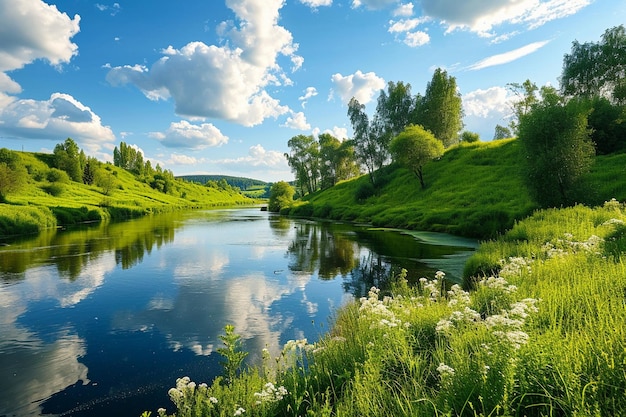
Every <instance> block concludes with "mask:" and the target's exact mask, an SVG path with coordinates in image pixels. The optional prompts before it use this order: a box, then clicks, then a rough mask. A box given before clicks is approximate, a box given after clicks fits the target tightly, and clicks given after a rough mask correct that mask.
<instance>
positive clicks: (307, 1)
mask: <svg viewBox="0 0 626 417" xmlns="http://www.w3.org/2000/svg"><path fill="white" fill-rule="evenodd" d="M300 3H302V4H304V5H306V6H309V7H310V8H312V9H317V8H318V7H321V6H330V5H332V4H333V0H300Z"/></svg>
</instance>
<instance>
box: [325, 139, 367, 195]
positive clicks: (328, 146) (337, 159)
mask: <svg viewBox="0 0 626 417" xmlns="http://www.w3.org/2000/svg"><path fill="white" fill-rule="evenodd" d="M318 144H319V167H320V188H321V189H322V190H325V189H327V188H330V187H332V186H334V185H335V184H336V183H337V182H338V181H343V180H347V179H349V178H352V177H354V176H356V175H358V173H359V168H358V166H357V165H356V161H355V159H354V147H353V146H352V144H351V143H350V142H348V141H344V142H342V141H340V140H339V139H337V138H336V137H334V136H333V135H331V134H329V133H322V134H320V135H319V137H318Z"/></svg>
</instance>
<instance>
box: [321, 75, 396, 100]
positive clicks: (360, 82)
mask: <svg viewBox="0 0 626 417" xmlns="http://www.w3.org/2000/svg"><path fill="white" fill-rule="evenodd" d="M331 81H332V83H333V84H334V87H333V91H332V94H333V95H334V94H337V95H339V98H340V99H341V101H342V102H344V103H346V104H347V103H348V102H349V101H350V99H351V98H352V97H354V98H356V99H357V100H358V101H359V103H361V104H367V103H369V102H370V101H372V99H373V98H374V95H375V94H376V93H377V92H378V91H380V90H382V89H383V88H385V80H384V79H382V78H380V77H379V76H377V75H376V74H375V73H374V72H368V73H365V74H364V73H362V72H361V71H360V70H359V71H357V72H355V73H354V74H350V75H346V76H343V75H341V74H339V73H337V74H334V75H333V76H332V77H331Z"/></svg>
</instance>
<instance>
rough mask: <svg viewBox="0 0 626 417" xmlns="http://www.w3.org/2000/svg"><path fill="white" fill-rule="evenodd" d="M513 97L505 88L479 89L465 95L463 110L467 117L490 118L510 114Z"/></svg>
mask: <svg viewBox="0 0 626 417" xmlns="http://www.w3.org/2000/svg"><path fill="white" fill-rule="evenodd" d="M510 101H511V95H510V93H509V91H508V90H507V89H506V88H504V87H491V88H488V89H486V90H482V89H478V90H474V91H471V92H469V93H467V94H464V95H463V110H464V111H465V115H466V116H475V117H480V118H488V117H492V116H500V117H502V116H505V115H506V114H507V113H510V111H511V110H510V109H511V107H510Z"/></svg>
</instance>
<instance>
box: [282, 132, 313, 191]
mask: <svg viewBox="0 0 626 417" xmlns="http://www.w3.org/2000/svg"><path fill="white" fill-rule="evenodd" d="M287 145H288V146H289V148H290V152H289V153H285V158H287V163H288V164H289V166H290V167H291V171H292V172H293V173H294V175H295V176H296V182H297V183H298V186H299V187H300V192H301V194H302V195H305V194H307V193H314V192H315V191H317V189H318V183H319V176H320V166H319V145H318V143H317V141H316V140H315V138H313V136H311V135H309V136H306V135H298V136H294V137H292V138H291V139H289V142H287Z"/></svg>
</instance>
